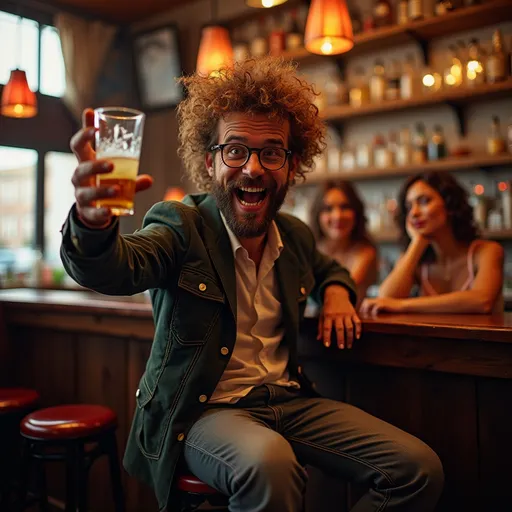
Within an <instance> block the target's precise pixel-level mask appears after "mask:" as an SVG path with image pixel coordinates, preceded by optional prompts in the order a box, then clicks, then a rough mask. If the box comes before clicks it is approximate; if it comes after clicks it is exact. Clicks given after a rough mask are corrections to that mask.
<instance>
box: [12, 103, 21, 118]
mask: <svg viewBox="0 0 512 512" xmlns="http://www.w3.org/2000/svg"><path fill="white" fill-rule="evenodd" d="M14 113H15V114H17V115H21V114H23V105H20V104H19V103H18V104H16V105H14Z"/></svg>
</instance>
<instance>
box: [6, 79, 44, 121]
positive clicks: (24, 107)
mask: <svg viewBox="0 0 512 512" xmlns="http://www.w3.org/2000/svg"><path fill="white" fill-rule="evenodd" d="M0 112H1V113H2V115H4V116H7V117H19V118H23V117H25V118H26V117H34V116H35V115H36V114H37V98H36V95H35V94H34V93H33V92H32V91H31V90H30V87H29V86H28V83H27V74H26V73H25V71H22V70H21V69H13V70H12V71H11V76H10V78H9V81H8V82H7V84H5V86H4V88H3V90H2V107H1V110H0Z"/></svg>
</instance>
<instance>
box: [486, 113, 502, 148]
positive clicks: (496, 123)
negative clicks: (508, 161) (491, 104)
mask: <svg viewBox="0 0 512 512" xmlns="http://www.w3.org/2000/svg"><path fill="white" fill-rule="evenodd" d="M506 151H507V147H506V144H505V138H504V137H503V135H502V134H501V128H500V118H499V117H498V116H492V121H491V129H490V131H489V137H488V139H487V152H488V153H489V154H490V155H499V154H501V153H505V152H506Z"/></svg>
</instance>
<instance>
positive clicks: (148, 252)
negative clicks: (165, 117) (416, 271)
mask: <svg viewBox="0 0 512 512" xmlns="http://www.w3.org/2000/svg"><path fill="white" fill-rule="evenodd" d="M276 223H277V226H278V228H279V231H280V234H281V238H282V240H283V244H284V248H283V251H282V252H281V255H280V256H279V258H278V259H277V261H276V274H277V280H278V283H279V290H280V294H281V302H282V307H283V323H284V327H285V330H284V331H285V336H284V338H283V341H282V343H286V344H287V345H288V346H289V351H290V363H289V371H290V375H291V377H293V378H294V379H297V380H298V381H299V382H300V383H301V385H303V386H304V387H307V381H306V379H305V377H304V376H303V375H299V370H298V362H297V348H296V347H297V336H298V332H299V323H300V321H301V320H302V318H303V316H304V309H305V306H306V299H307V297H308V295H310V294H312V295H313V298H315V297H316V299H317V301H318V302H320V303H321V298H322V296H323V290H324V288H325V287H326V286H327V285H328V284H332V283H340V284H342V285H343V286H345V287H346V288H347V289H348V290H349V291H350V296H351V300H352V302H353V303H355V300H356V294H355V286H354V284H353V282H352V280H351V278H350V276H349V274H348V272H347V271H346V270H345V269H343V268H341V267H340V266H339V265H338V264H337V263H335V262H334V261H333V260H332V259H330V258H327V257H325V256H323V255H321V254H320V253H319V252H318V251H317V250H316V247H315V240H314V238H313V235H312V233H311V231H310V230H309V228H308V227H307V226H306V225H305V224H304V223H303V222H301V221H300V220H298V219H296V218H294V217H292V216H290V215H286V214H278V216H277V218H276ZM62 235H63V241H62V247H61V258H62V262H63V264H64V266H65V268H66V270H67V272H68V273H69V275H70V276H71V277H73V278H74V279H75V280H76V281H77V282H78V283H80V284H81V285H83V286H86V287H88V288H91V289H93V290H96V291H98V292H100V293H104V294H108V295H132V294H135V293H138V292H142V291H144V290H148V289H149V290H150V294H151V299H152V304H153V315H154V321H155V337H154V341H153V345H152V348H151V354H150V356H149V359H148V362H147V365H146V370H145V372H144V375H143V376H142V378H141V380H140V385H139V389H138V390H137V396H136V398H137V405H138V406H137V408H136V411H135V416H134V419H133V423H132V428H131V432H130V436H129V439H128V443H127V447H126V452H125V456H124V465H125V467H126V470H127V471H128V472H129V473H130V474H132V475H133V476H135V477H137V478H141V479H142V480H144V481H146V482H147V483H149V484H150V485H151V486H152V487H153V488H154V491H155V494H156V497H157V499H158V503H159V506H160V508H161V509H164V508H165V507H167V508H168V510H169V512H171V511H173V510H175V509H174V508H173V506H172V501H173V500H172V499H171V497H172V493H171V483H172V481H173V474H174V471H175V467H176V464H177V462H178V459H179V456H180V453H181V450H182V447H183V440H184V439H185V437H186V435H187V432H188V431H189V429H190V428H191V426H192V425H193V423H194V422H195V421H196V420H197V419H198V418H199V416H200V415H201V413H202V412H203V410H204V408H205V405H206V404H207V400H208V398H209V397H210V396H211V395H212V393H213V391H214V390H215V387H216V385H217V383H218V382H219V380H220V378H221V375H222V373H223V372H224V369H225V368H226V365H227V364H228V361H229V358H230V355H231V353H232V351H233V347H234V345H235V340H236V314H237V313H236V283H235V267H234V259H233V252H232V248H231V244H230V241H229V237H228V234H227V231H226V229H225V227H224V224H223V222H222V219H221V217H220V214H219V210H218V208H217V206H216V204H215V201H214V199H213V197H211V196H209V195H193V196H187V197H186V198H185V199H184V200H183V202H182V203H177V202H162V203H158V204H156V205H154V206H153V207H152V208H151V209H150V210H149V212H148V213H147V214H146V216H145V219H144V223H143V228H142V229H141V230H138V231H136V232H135V233H134V234H131V235H122V236H121V235H120V234H119V227H118V222H117V220H116V221H115V222H114V223H113V224H112V226H111V227H110V228H108V229H105V230H101V231H98V230H90V229H87V228H86V227H84V226H83V225H82V224H80V223H79V221H77V220H76V215H75V213H74V211H73V210H72V211H71V213H70V215H69V217H68V220H67V221H66V223H65V224H64V226H63V230H62Z"/></svg>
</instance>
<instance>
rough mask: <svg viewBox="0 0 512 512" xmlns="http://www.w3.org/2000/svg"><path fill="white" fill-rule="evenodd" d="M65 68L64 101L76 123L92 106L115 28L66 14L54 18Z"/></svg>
mask: <svg viewBox="0 0 512 512" xmlns="http://www.w3.org/2000/svg"><path fill="white" fill-rule="evenodd" d="M55 25H56V27H57V29H58V30H59V34H60V40H61V45H62V53H63V55H64V65H65V67H66V84H67V85H66V93H65V95H64V101H65V103H66V105H67V106H68V108H69V109H70V110H71V112H73V114H74V115H75V117H76V118H77V119H81V116H82V111H83V110H84V108H86V107H90V106H92V101H93V99H94V93H95V90H96V85H97V81H98V76H99V74H100V72H101V69H102V66H103V63H104V62H105V59H106V56H107V52H108V51H109V49H110V46H111V44H112V41H113V39H114V36H115V33H116V30H117V28H116V27H113V26H110V25H106V24H104V23H102V22H99V21H88V20H85V19H82V18H77V17H75V16H72V15H70V14H67V13H59V14H57V16H56V18H55Z"/></svg>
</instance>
